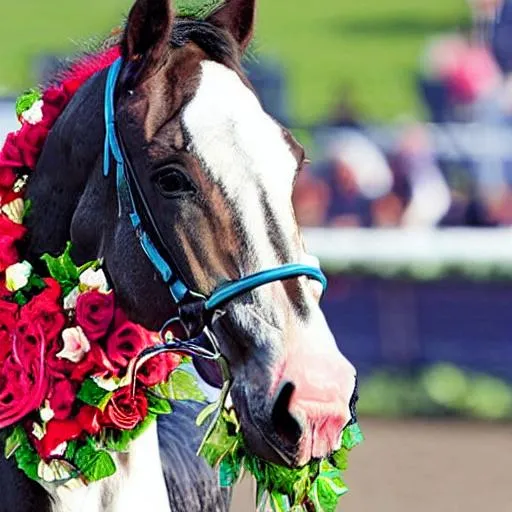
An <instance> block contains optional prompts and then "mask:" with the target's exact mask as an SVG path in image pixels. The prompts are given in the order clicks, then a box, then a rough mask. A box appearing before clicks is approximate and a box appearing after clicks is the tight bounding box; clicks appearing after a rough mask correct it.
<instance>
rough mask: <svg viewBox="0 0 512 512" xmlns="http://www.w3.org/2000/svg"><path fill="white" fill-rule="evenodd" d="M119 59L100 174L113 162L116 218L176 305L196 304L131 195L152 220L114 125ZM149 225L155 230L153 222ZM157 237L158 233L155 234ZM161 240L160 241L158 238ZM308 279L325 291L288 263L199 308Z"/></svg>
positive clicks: (226, 288)
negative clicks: (122, 219) (125, 217)
mask: <svg viewBox="0 0 512 512" xmlns="http://www.w3.org/2000/svg"><path fill="white" fill-rule="evenodd" d="M122 64H123V63H122V59H121V58H119V59H117V60H116V61H115V62H114V63H113V64H112V66H111V67H110V69H109V71H108V76H107V82H106V87H105V130H106V135H105V149H104V162H103V174H104V176H108V175H109V173H110V164H111V157H113V158H114V160H115V162H116V173H117V174H116V183H117V196H118V202H119V215H122V212H123V211H126V212H128V214H129V218H130V221H131V223H132V226H133V229H134V230H135V232H136V234H137V238H138V240H139V243H140V245H141V247H142V249H143V250H144V252H145V253H146V255H147V257H148V258H149V260H150V261H151V263H152V264H153V266H154V267H155V269H156V270H157V271H158V273H159V274H160V276H161V278H162V279H163V281H164V282H165V284H166V285H167V286H168V287H169V291H170V293H171V295H172V297H173V299H174V301H175V302H176V304H177V305H180V304H182V303H185V302H186V301H187V299H188V298H189V297H192V298H194V299H195V300H197V298H198V297H202V296H201V295H200V294H198V293H195V292H193V291H191V290H190V289H189V288H188V287H187V286H186V285H185V284H184V282H183V280H182V279H181V278H180V277H179V275H178V274H179V269H177V268H174V269H173V268H172V265H171V263H170V262H169V261H167V260H166V258H165V257H163V256H162V253H161V251H159V249H158V248H157V246H156V245H155V244H154V243H153V241H152V239H151V238H150V236H149V235H148V233H147V232H146V231H145V229H144V226H143V225H142V221H141V217H140V215H139V212H138V210H137V205H136V201H135V198H134V191H133V189H135V190H136V192H137V193H138V196H137V197H138V198H139V199H140V200H141V202H142V206H143V209H142V210H143V213H144V214H145V216H146V217H149V218H150V219H153V217H152V214H151V212H150V210H149V207H148V205H147V203H146V202H145V198H144V194H143V193H142V190H141V188H140V185H139V184H138V182H137V181H136V176H135V175H134V174H135V173H134V171H133V169H132V167H131V163H130V160H129V158H128V155H127V154H126V151H125V149H124V145H123V142H122V138H121V137H120V136H119V133H118V130H117V127H116V122H115V89H116V84H117V81H118V78H119V73H120V72H121V68H122ZM127 170H128V172H129V176H128V177H129V179H127ZM151 223H152V225H153V227H154V229H155V230H157V227H156V224H155V222H154V220H152V222H151ZM158 236H159V237H160V235H159V232H158ZM160 238H161V237H160ZM301 276H307V277H309V278H311V279H315V280H316V281H319V282H320V283H321V284H322V286H323V288H324V290H325V289H326V287H327V279H326V278H325V276H324V274H323V273H322V271H321V270H320V269H319V268H316V267H312V266H309V265H302V264H299V263H290V264H287V265H282V266H280V267H277V268H273V269H269V270H263V271H261V272H258V273H256V274H252V275H250V276H247V277H243V278H241V279H238V280H236V281H230V282H227V283H225V284H223V285H221V286H219V287H218V288H217V289H216V290H215V291H214V292H213V293H212V294H211V295H210V297H209V298H204V297H203V301H202V307H203V308H204V310H205V311H207V312H213V311H214V310H216V309H218V308H219V307H220V306H222V305H224V304H226V303H227V302H229V301H231V300H233V299H234V298H236V297H239V296H240V295H243V294H245V293H248V292H250V291H252V290H254V289H256V288H259V287H260V286H263V285H265V284H269V283H272V282H275V281H282V280H285V279H292V278H296V277H301Z"/></svg>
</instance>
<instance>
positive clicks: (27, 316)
mask: <svg viewBox="0 0 512 512" xmlns="http://www.w3.org/2000/svg"><path fill="white" fill-rule="evenodd" d="M45 283H46V288H45V289H44V290H43V291H42V292H41V293H40V294H39V295H36V296H35V297H33V298H32V300H31V301H30V302H29V303H28V304H26V305H25V306H23V308H22V309H21V315H20V323H28V324H30V323H37V324H39V325H40V326H41V328H42V330H43V333H44V335H45V337H46V339H47V341H49V342H51V341H54V340H56V339H57V336H58V335H59V334H60V333H61V331H62V329H63V328H64V325H65V323H66V318H65V317H64V314H63V313H62V308H61V305H60V304H59V302H58V300H59V297H60V286H59V283H57V281H55V280H54V279H51V278H48V279H45Z"/></svg>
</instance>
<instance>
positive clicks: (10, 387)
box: [0, 340, 48, 429]
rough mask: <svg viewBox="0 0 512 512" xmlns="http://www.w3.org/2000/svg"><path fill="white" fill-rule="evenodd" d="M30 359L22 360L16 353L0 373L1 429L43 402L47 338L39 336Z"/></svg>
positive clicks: (12, 423)
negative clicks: (44, 340) (20, 360)
mask: <svg viewBox="0 0 512 512" xmlns="http://www.w3.org/2000/svg"><path fill="white" fill-rule="evenodd" d="M30 355H31V358H30V360H25V361H24V364H20V362H19V361H17V360H16V356H15V354H13V356H12V357H10V358H8V359H7V360H6V361H4V363H3V365H2V372H1V373H0V429H3V428H6V427H8V426H11V425H14V424H15V423H17V422H18V421H19V420H20V419H22V418H23V417H24V416H26V415H27V414H28V413H30V412H32V411H34V410H35V409H37V408H38V407H40V406H41V404H42V403H43V400H44V397H45V395H46V391H47V389H48V381H47V378H46V375H45V373H44V342H43V340H38V347H37V350H34V351H32V353H31V354H30Z"/></svg>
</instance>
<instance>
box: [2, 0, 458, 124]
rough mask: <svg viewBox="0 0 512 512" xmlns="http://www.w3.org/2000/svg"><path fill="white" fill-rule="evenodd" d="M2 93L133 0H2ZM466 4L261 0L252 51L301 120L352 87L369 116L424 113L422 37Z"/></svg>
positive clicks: (102, 28) (452, 19) (98, 31)
mask: <svg viewBox="0 0 512 512" xmlns="http://www.w3.org/2000/svg"><path fill="white" fill-rule="evenodd" d="M2 4H3V5H2V13H1V17H0V63H1V64H0V91H3V92H7V91H11V92H16V91H19V90H21V89H22V88H25V87H28V86H30V85H32V84H33V82H34V76H33V75H31V69H32V66H31V63H32V62H33V58H34V57H35V56H36V55H38V54H41V53H43V52H48V51H50V52H62V51H70V50H72V49H73V48H74V47H75V45H74V43H73V41H83V40H84V39H86V38H87V37H89V36H92V35H102V34H105V33H106V32H108V30H109V29H110V28H111V27H112V26H114V25H116V24H117V23H119V20H120V19H121V17H122V15H123V14H125V13H126V12H127V10H128V9H129V6H130V5H131V0H87V1H84V2H69V1H64V0H46V1H43V0H18V1H15V0H3V2H2ZM467 16H468V13H467V8H466V0H428V1H425V0H352V1H349V0H260V11H259V23H258V39H257V48H258V49H259V51H261V52H262V53H263V54H268V55H271V56H274V57H277V58H279V59H281V61H282V62H283V63H284V64H285V66H286V71H287V74H288V77H289V80H290V94H291V105H292V109H293V113H294V114H295V116H296V118H297V119H298V120H300V121H306V122H307V121H312V120H316V119H319V118H321V117H322V116H324V115H328V113H329V111H330V109H331V108H332V106H333V105H334V104H335V103H336V102H337V101H338V99H339V97H340V89H341V87H342V86H343V85H349V86H350V87H351V88H352V90H353V91H354V94H355V98H356V100H357V102H358V104H359V105H360V106H361V109H362V110H363V112H364V113H366V114H367V115H368V116H369V117H371V118H377V119H381V120H389V119H392V118H394V117H396V116H398V115H404V114H405V115H414V116H416V117H419V116H421V107H420V105H419V102H418V99H417V96H416V92H415V86H414V73H415V71H416V70H417V66H418V60H419V56H420V54H421V51H422V49H423V47H424V44H425V40H426V39H427V38H428V37H429V36H431V35H433V34H437V33H443V32H447V31H450V30H452V29H455V28H457V27H459V26H461V25H464V24H467Z"/></svg>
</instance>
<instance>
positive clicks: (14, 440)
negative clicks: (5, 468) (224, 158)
mask: <svg viewBox="0 0 512 512" xmlns="http://www.w3.org/2000/svg"><path fill="white" fill-rule="evenodd" d="M8 448H9V451H7V449H8ZM13 454H14V456H15V458H16V463H17V465H18V467H19V468H20V469H21V470H22V471H23V472H24V473H25V474H26V475H27V476H28V477H29V478H31V479H32V480H36V481H37V480H38V475H37V469H38V467H39V460H40V459H39V455H38V454H37V452H36V451H35V450H34V448H32V445H31V444H30V441H29V439H28V436H27V434H26V432H25V430H24V429H23V427H21V426H20V425H16V427H14V430H13V432H12V434H11V435H10V436H9V438H8V439H7V441H6V446H5V456H6V457H10V456H12V455H13Z"/></svg>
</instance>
